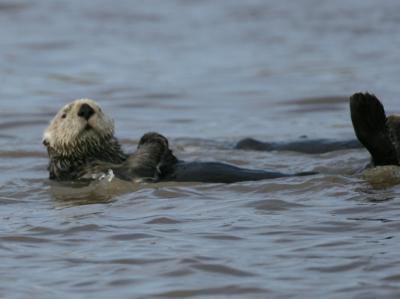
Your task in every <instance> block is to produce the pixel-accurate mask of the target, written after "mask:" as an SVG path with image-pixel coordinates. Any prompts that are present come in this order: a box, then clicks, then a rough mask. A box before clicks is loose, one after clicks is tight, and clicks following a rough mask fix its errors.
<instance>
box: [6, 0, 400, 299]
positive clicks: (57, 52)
mask: <svg viewBox="0 0 400 299" xmlns="http://www.w3.org/2000/svg"><path fill="white" fill-rule="evenodd" d="M399 11H400V3H399V2H398V1H394V0H383V1H372V0H362V1H361V0H357V1H351V2H349V1H344V0H338V1H330V2H327V1H324V2H321V1H314V0H301V1H261V0H250V1H239V0H234V1H211V0H205V1H183V0H180V1H179V0H171V1H162V0H150V1H144V0H142V1H139V0H135V1H128V0H126V1H116V2H113V3H112V4H111V3H110V2H109V1H105V0H98V1H95V2H92V1H87V2H85V1H78V0H72V1H71V0H68V1H66V0H65V1H64V0H60V1H50V0H39V1H34V2H28V1H20V0H18V1H11V0H10V1H0V25H1V26H0V46H1V47H0V49H1V51H0V75H1V76H0V78H1V83H2V84H1V86H2V88H1V89H0V170H1V175H0V204H1V209H0V257H1V261H2V263H1V266H0V277H1V282H0V297H4V298H87V297H96V298H110V297H111V296H113V297H118V298H195V297H196V298H321V297H329V298H377V297H380V298H398V297H399V296H400V288H399V283H400V253H399V252H400V251H399V248H400V245H399V244H400V243H399V238H400V233H399V232H400V201H399V195H400V189H399V187H398V186H397V185H396V184H390V185H388V186H378V187H377V186H374V185H371V184H370V183H368V182H367V181H366V180H365V177H363V176H361V175H360V170H361V169H363V167H364V166H365V165H366V164H367V163H368V160H369V157H368V154H367V153H366V151H365V150H362V149H360V150H348V151H339V152H333V153H327V154H321V155H312V156H310V155H303V154H296V153H290V152H273V153H263V152H251V151H250V152H245V151H235V150H232V149H230V147H231V146H232V145H233V144H234V143H235V141H238V140H239V139H240V138H242V137H256V138H259V139H263V140H274V141H277V140H289V139H292V140H295V139H297V138H299V137H300V136H304V135H307V136H308V137H309V138H323V137H326V138H336V139H339V138H342V139H344V138H352V137H354V133H353V130H352V127H351V123H350V119H349V113H348V104H347V97H348V96H349V95H350V94H352V93H353V92H355V91H365V90H369V91H371V92H375V93H376V94H377V95H379V97H380V98H381V99H382V100H383V102H384V103H385V106H386V108H387V110H388V111H389V112H400V108H399V102H398V92H399V91H398V78H399V75H400V66H399V63H398V49H399V48H400V34H399V30H398V28H400V27H399V26H400V18H399V17H398V16H399ZM81 97H90V98H94V99H96V100H97V101H98V102H99V103H100V104H101V105H102V106H103V109H104V110H105V111H106V112H107V113H108V114H110V115H111V116H112V117H113V118H114V119H115V123H116V129H117V135H118V137H119V138H120V139H121V140H122V142H123V145H124V147H125V148H126V150H127V151H133V150H134V147H135V145H136V143H137V141H138V139H139V138H140V137H141V135H142V134H143V133H145V132H147V131H159V132H161V133H163V134H165V135H166V136H168V137H169V138H170V140H171V145H172V147H173V148H174V151H175V153H176V154H177V155H178V156H179V157H180V158H183V159H187V160H200V159H203V160H211V161H213V160H219V161H226V162H229V163H234V164H236V165H241V166H245V167H252V168H265V169H271V170H275V171H285V172H296V171H309V170H314V171H318V172H320V174H319V175H316V176H312V177H299V178H282V179H276V180H270V181H260V182H245V183H237V184H232V185H224V184H200V183H185V184H177V183H165V184H147V185H146V184H142V185H131V184H128V183H125V182H120V181H113V182H112V183H111V184H107V183H104V182H100V183H96V184H95V185H92V186H89V187H85V188H78V187H76V186H59V185H57V184H53V183H51V182H50V181H49V180H48V179H47V175H48V174H47V171H46V164H47V158H46V153H45V151H44V148H43V146H42V145H41V134H42V131H43V129H44V128H45V127H46V125H47V124H48V122H49V120H50V119H51V117H52V116H53V115H54V113H55V112H56V111H57V110H58V109H59V108H60V107H61V106H63V105H64V104H66V103H67V102H69V101H71V100H72V99H74V98H81Z"/></svg>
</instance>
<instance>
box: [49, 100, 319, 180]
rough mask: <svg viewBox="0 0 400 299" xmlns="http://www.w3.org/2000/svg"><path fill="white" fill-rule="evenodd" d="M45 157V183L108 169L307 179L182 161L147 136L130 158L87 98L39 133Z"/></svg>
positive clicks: (127, 174) (138, 174)
mask: <svg viewBox="0 0 400 299" xmlns="http://www.w3.org/2000/svg"><path fill="white" fill-rule="evenodd" d="M43 144H44V145H45V146H46V147H47V152H48V155H49V166H48V170H49V174H50V179H53V180H58V181H70V180H91V179H96V178H98V177H99V176H101V174H104V173H107V172H108V171H109V170H112V171H113V173H114V175H115V176H117V177H118V178H120V179H123V180H130V181H132V180H147V181H152V182H156V181H180V182H209V183H234V182H240V181H255V180H264V179H272V178H278V177H287V176H297V175H300V176H301V175H311V174H314V173H313V172H304V173H297V174H285V173H279V172H269V171H264V170H254V169H246V168H240V167H236V166H233V165H229V164H225V163H219V162H185V161H180V160H178V159H177V158H176V157H175V156H174V154H173V153H172V151H171V150H170V149H169V145H168V140H167V139H166V138H165V137H164V136H162V135H160V134H158V133H147V134H145V135H144V136H143V137H142V138H141V139H140V141H139V144H138V148H137V150H136V151H135V152H134V153H133V154H130V155H128V154H126V153H124V152H123V151H122V149H121V146H120V144H119V142H118V140H117V139H116V138H115V137H114V124H113V121H112V120H111V119H110V118H108V117H107V116H106V115H105V114H104V113H103V111H102V110H101V108H100V106H99V105H98V104H97V103H96V102H94V101H93V100H89V99H81V100H76V101H74V102H72V103H70V104H68V105H66V106H65V107H63V108H62V109H61V110H60V111H59V112H58V113H57V114H56V116H55V117H54V119H53V120H52V121H51V123H50V125H49V127H48V128H47V129H46V130H45V132H44V137H43Z"/></svg>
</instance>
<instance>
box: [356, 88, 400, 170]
mask: <svg viewBox="0 0 400 299" xmlns="http://www.w3.org/2000/svg"><path fill="white" fill-rule="evenodd" d="M350 113H351V120H352V122H353V127H354V131H355V134H356V136H357V138H358V140H359V141H360V142H361V143H362V144H363V145H364V146H365V147H366V149H367V150H368V151H369V152H370V154H371V156H372V160H373V162H374V164H375V165H397V164H398V159H397V155H396V150H395V147H394V145H393V143H392V140H391V138H390V132H389V130H388V127H387V118H386V114H385V109H384V107H383V105H382V103H381V102H380V101H379V100H378V98H377V97H376V96H375V95H373V94H369V93H355V94H354V95H352V96H351V97H350Z"/></svg>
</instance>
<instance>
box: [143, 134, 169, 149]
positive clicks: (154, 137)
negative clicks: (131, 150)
mask: <svg viewBox="0 0 400 299" xmlns="http://www.w3.org/2000/svg"><path fill="white" fill-rule="evenodd" d="M151 143H153V144H154V143H158V144H160V145H163V146H164V147H166V148H168V139H167V138H166V137H164V136H163V135H161V134H159V133H156V132H149V133H146V134H144V135H143V136H142V138H140V141H139V144H138V148H140V147H141V146H143V145H145V144H151Z"/></svg>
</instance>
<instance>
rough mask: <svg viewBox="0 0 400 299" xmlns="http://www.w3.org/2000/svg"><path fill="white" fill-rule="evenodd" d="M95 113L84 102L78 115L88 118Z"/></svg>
mask: <svg viewBox="0 0 400 299" xmlns="http://www.w3.org/2000/svg"><path fill="white" fill-rule="evenodd" d="M93 114H94V110H93V108H92V107H90V106H89V105H88V104H82V106H81V108H80V109H79V111H78V116H79V117H83V118H84V119H86V120H89V118H90V117H91V116H92V115H93Z"/></svg>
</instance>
